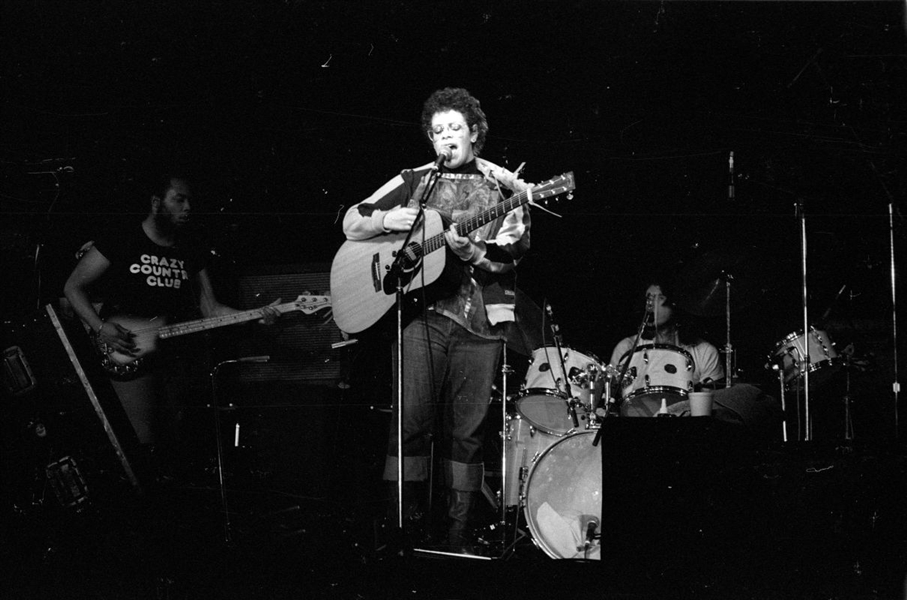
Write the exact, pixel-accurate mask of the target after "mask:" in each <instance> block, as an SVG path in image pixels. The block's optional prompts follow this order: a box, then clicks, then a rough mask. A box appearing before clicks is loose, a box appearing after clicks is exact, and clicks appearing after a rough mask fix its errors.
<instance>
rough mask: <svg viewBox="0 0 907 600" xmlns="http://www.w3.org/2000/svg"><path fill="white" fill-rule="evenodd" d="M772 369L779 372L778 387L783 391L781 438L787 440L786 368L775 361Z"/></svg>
mask: <svg viewBox="0 0 907 600" xmlns="http://www.w3.org/2000/svg"><path fill="white" fill-rule="evenodd" d="M772 370H773V371H775V373H777V374H778V389H779V390H780V393H781V418H782V419H783V420H782V422H781V439H782V440H783V441H785V442H786V441H787V422H788V418H787V398H786V397H785V394H784V369H782V368H781V365H779V364H778V363H774V364H773V365H772Z"/></svg>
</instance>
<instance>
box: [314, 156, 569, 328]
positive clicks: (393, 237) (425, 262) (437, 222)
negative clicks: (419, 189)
mask: <svg viewBox="0 0 907 600" xmlns="http://www.w3.org/2000/svg"><path fill="white" fill-rule="evenodd" d="M573 189H574V182H573V173H572V172H570V173H565V174H563V175H561V176H559V177H555V178H554V179H551V180H549V181H546V182H544V183H541V184H538V185H535V186H533V187H532V188H531V189H530V190H526V191H522V192H519V193H517V194H514V195H513V196H511V197H510V198H507V199H506V200H504V201H502V202H500V203H498V204H496V205H494V206H492V207H491V208H489V209H487V210H485V211H484V212H481V213H479V214H477V215H475V216H472V217H469V218H466V219H463V220H462V221H458V222H457V223H456V227H457V233H458V234H459V235H461V236H463V235H466V234H467V233H469V232H471V231H474V230H476V229H478V228H479V227H482V226H483V225H485V224H486V223H490V222H491V221H493V220H495V219H497V218H500V217H503V216H504V215H506V214H507V213H509V212H511V211H513V210H515V209H516V208H518V207H520V206H522V205H524V204H527V203H530V204H534V203H535V202H536V201H537V200H542V199H545V198H551V197H554V196H558V195H560V194H563V193H567V192H572V191H573ZM424 214H425V218H424V219H423V221H424V223H423V224H422V226H420V227H417V228H416V230H415V231H413V235H412V237H411V238H410V242H409V244H408V245H407V246H406V248H405V249H403V256H402V257H401V260H400V266H401V268H400V279H401V280H402V284H403V290H404V293H409V292H412V291H414V290H417V289H419V288H421V287H423V286H427V285H429V284H431V283H434V282H435V281H436V280H437V279H438V277H440V275H441V273H442V272H443V271H444V265H445V262H446V253H445V252H437V253H435V251H436V250H440V249H441V248H444V247H445V245H446V243H445V241H444V229H445V227H444V223H443V220H442V218H441V215H440V213H438V212H436V211H434V210H426V211H425V212H424ZM406 235H407V232H405V231H404V232H399V233H387V234H383V235H379V236H376V237H373V238H370V239H367V240H347V241H346V242H344V243H343V245H342V246H340V249H339V250H338V251H337V254H336V255H334V260H333V262H332V263H331V296H332V297H333V302H334V307H333V309H334V322H335V323H337V326H338V327H339V328H340V329H341V330H342V331H345V332H347V333H358V332H360V331H362V330H364V329H366V328H368V327H371V326H372V325H374V324H375V323H376V322H377V321H378V320H379V319H380V318H381V317H382V316H383V315H384V314H385V313H386V312H387V311H388V310H389V309H390V308H391V307H392V306H393V305H394V303H395V302H396V292H397V275H396V274H395V273H392V272H391V271H392V269H391V266H392V265H393V264H394V261H395V260H396V258H397V254H398V252H399V251H400V250H401V246H402V244H403V241H404V240H405V239H406ZM422 240H424V241H422Z"/></svg>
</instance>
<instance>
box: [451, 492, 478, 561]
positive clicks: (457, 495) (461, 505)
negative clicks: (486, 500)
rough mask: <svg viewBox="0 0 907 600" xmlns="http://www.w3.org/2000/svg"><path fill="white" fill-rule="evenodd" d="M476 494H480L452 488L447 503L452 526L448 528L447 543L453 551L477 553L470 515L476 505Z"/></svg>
mask: <svg viewBox="0 0 907 600" xmlns="http://www.w3.org/2000/svg"><path fill="white" fill-rule="evenodd" d="M476 496H478V492H465V491H463V490H450V497H449V500H448V505H447V517H448V519H449V521H450V528H449V529H448V530H447V545H448V547H449V548H450V551H451V552H456V553H457V554H475V547H474V546H473V541H472V539H471V537H472V535H471V534H472V532H471V531H470V526H469V516H470V513H471V512H472V510H473V507H474V506H475V503H476Z"/></svg>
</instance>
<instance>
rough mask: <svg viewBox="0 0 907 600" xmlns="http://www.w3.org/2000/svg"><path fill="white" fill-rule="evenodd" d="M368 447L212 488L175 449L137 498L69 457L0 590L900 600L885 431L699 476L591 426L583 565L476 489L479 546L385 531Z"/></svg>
mask: <svg viewBox="0 0 907 600" xmlns="http://www.w3.org/2000/svg"><path fill="white" fill-rule="evenodd" d="M635 421H637V422H641V421H642V420H635ZM359 423H360V424H368V425H372V423H368V422H367V421H359ZM655 434H658V432H655ZM327 437H328V438H331V437H332V436H330V435H328V436H327ZM346 437H347V438H348V441H355V440H356V439H359V438H358V437H357V436H354V435H352V434H351V433H349V432H348V434H347V436H346ZM701 439H702V436H700V441H701ZM725 441H726V439H725ZM676 442H677V439H676V438H673V439H672V442H671V443H672V444H676ZM717 443H718V444H720V443H724V442H722V441H720V440H719V442H717ZM620 445H621V447H626V445H625V444H624V443H623V442H621V444H620ZM697 447H699V446H697ZM716 449H719V450H720V448H716ZM372 450H373V449H372V448H369V446H368V445H367V444H344V445H342V446H341V447H340V448H339V449H336V448H335V449H334V451H330V452H326V453H321V452H319V453H317V456H314V455H312V456H309V457H306V458H305V460H303V461H302V462H296V461H295V460H289V459H290V458H292V457H287V456H284V457H283V459H286V460H284V461H283V463H282V464H288V465H289V466H290V468H289V469H288V470H282V469H281V467H280V464H279V463H278V462H277V461H276V460H275V459H273V457H272V458H271V459H268V460H267V461H265V463H266V465H265V464H264V463H262V457H261V455H262V453H261V452H256V453H254V456H246V457H243V456H241V455H238V454H236V452H233V453H229V452H228V453H227V454H226V455H225V457H224V458H225V475H226V485H225V487H224V495H223V496H222V494H221V488H220V486H219V480H218V477H217V468H216V467H217V461H216V458H215V456H216V455H214V454H212V453H210V452H208V453H205V452H201V453H200V454H198V455H195V456H190V455H185V456H184V457H183V458H182V460H181V463H180V464H181V465H182V468H178V469H175V470H174V471H173V472H172V473H171V475H170V476H169V477H168V478H165V479H163V480H161V481H160V482H158V483H157V484H155V485H153V486H150V487H149V489H148V491H147V492H146V493H145V494H141V495H140V494H137V493H136V491H135V489H134V487H133V486H132V485H131V484H130V483H129V482H128V480H127V479H126V478H125V477H123V475H122V473H120V472H119V471H118V468H117V466H118V465H117V464H116V463H108V464H106V465H104V464H102V462H97V463H91V464H88V463H83V465H82V468H81V471H83V473H81V474H82V476H83V479H84V481H85V482H86V484H87V486H88V489H87V492H85V494H84V496H85V498H84V501H83V502H82V503H81V504H80V505H79V506H77V507H71V508H67V507H63V506H61V505H60V502H59V501H58V500H57V496H55V495H54V493H53V491H52V490H51V489H50V488H49V487H41V486H42V485H44V486H46V483H47V482H46V481H45V482H43V483H42V482H40V481H38V482H36V485H37V486H38V487H36V489H33V490H19V492H18V494H17V495H16V497H15V499H16V502H15V503H14V506H13V510H11V511H10V513H9V514H8V515H7V518H6V519H5V520H6V524H5V526H4V530H5V531H4V535H3V539H4V544H3V562H4V563H5V565H3V569H2V572H3V573H5V575H3V579H5V580H6V581H5V582H4V584H3V589H4V590H5V591H4V593H3V596H4V597H7V598H42V599H46V598H99V599H108V598H109V599H113V598H130V599H131V598H141V599H144V598H149V599H155V600H157V599H162V598H167V599H177V598H222V599H232V598H236V599H240V598H268V599H284V598H287V599H289V598H294V599H295V598H341V599H350V600H353V599H373V598H374V599H379V598H380V599H384V598H387V599H399V598H419V599H423V598H424V599H437V600H453V599H467V598H468V599H472V598H483V599H486V598H508V599H509V598H537V597H557V598H576V599H581V598H649V597H661V598H664V597H699V598H753V599H763V598H766V599H768V598H903V597H904V596H903V584H904V575H905V567H907V515H905V512H907V511H904V509H903V498H904V497H905V496H904V492H905V485H904V483H905V466H907V452H905V448H904V447H903V446H902V445H900V444H898V443H885V444H880V443H873V444H869V443H846V444H842V443H833V444H828V443H816V442H808V443H802V442H800V443H776V444H769V445H763V446H759V447H750V448H749V449H748V451H747V454H746V456H747V458H745V459H744V460H745V461H746V464H745V465H741V468H740V469H734V468H731V469H730V471H729V470H728V469H727V468H726V467H727V465H728V464H729V463H730V461H731V460H736V459H737V457H739V456H740V454H739V453H736V452H730V453H726V452H725V453H724V455H725V456H727V457H728V461H724V462H722V463H721V464H720V465H718V468H715V470H714V473H709V472H705V473H703V472H700V473H698V474H697V475H695V476H694V477H693V478H692V479H690V478H689V477H688V475H690V466H691V465H689V464H687V465H684V464H679V463H678V462H677V461H675V460H672V459H668V460H666V461H664V463H663V464H649V465H648V466H647V467H645V466H637V464H636V463H634V460H635V459H634V458H632V457H629V456H614V455H613V454H612V455H609V454H607V452H609V451H611V452H613V451H614V445H613V444H612V445H610V446H609V445H608V444H607V443H604V444H603V452H605V453H606V454H605V455H604V465H605V469H604V478H605V483H606V487H607V488H608V489H612V490H617V491H618V492H619V493H617V494H616V495H611V496H608V495H607V494H606V496H607V497H608V498H609V499H610V500H609V501H610V502H612V503H611V504H610V505H608V504H607V503H606V505H605V511H604V513H603V515H604V518H603V519H602V529H601V530H602V541H601V547H602V550H601V551H602V557H603V560H600V561H588V562H587V561H581V560H554V559H552V558H550V557H549V556H548V555H547V554H546V553H545V552H543V551H541V550H539V549H538V547H537V546H536V544H535V543H534V542H533V537H534V536H533V534H534V533H535V532H534V531H533V530H532V529H531V528H530V527H527V524H526V522H525V519H523V518H522V517H521V516H520V514H519V513H518V512H515V511H513V510H511V511H504V512H501V511H498V510H496V509H495V508H494V507H492V505H491V503H490V502H488V503H487V504H486V505H485V507H484V508H485V510H484V517H483V519H484V523H483V524H482V534H483V540H485V542H486V544H485V545H484V546H481V548H482V552H483V553H484V556H482V557H481V558H475V557H449V556H443V555H438V554H433V553H426V552H422V550H423V549H424V548H422V547H419V541H418V540H416V541H415V544H414V545H410V544H406V543H404V544H402V545H401V544H398V543H396V542H395V541H394V540H395V537H394V536H393V535H391V534H392V533H393V531H394V530H393V523H394V521H390V522H388V520H387V519H386V515H387V512H388V505H389V498H388V491H387V488H386V487H385V486H384V485H383V484H382V482H380V481H379V480H378V479H379V477H380V475H379V473H380V471H379V467H378V461H379V460H378V456H377V455H376V453H375V452H373V451H372ZM672 456H688V457H689V456H692V454H691V453H690V452H684V451H683V449H681V450H680V452H679V453H676V454H672ZM313 457H314V460H311V461H310V459H312V458H313ZM644 460H646V461H650V460H652V454H647V455H646V456H645V457H644ZM287 461H289V462H287ZM312 462H317V463H318V464H311V463H312ZM89 463H90V460H89ZM299 464H307V465H308V467H309V468H308V469H305V470H303V471H300V469H298V468H297V467H293V465H297V466H298V465H299ZM702 466H703V465H701V464H700V465H699V466H696V465H693V467H694V468H696V469H699V467H702ZM706 466H708V465H706ZM622 467H627V468H622ZM713 467H715V463H711V467H709V468H713ZM631 472H636V473H637V475H638V476H639V477H638V478H637V479H633V480H631V479H629V475H628V474H629V473H631ZM298 473H303V475H302V476H301V477H297V476H296V474H298ZM641 482H642V483H641ZM684 482H692V483H691V484H690V485H689V486H686V484H685V483H684ZM634 494H640V495H642V494H646V495H647V497H641V496H634ZM653 494H654V495H655V496H654V497H653ZM224 497H226V500H227V509H228V510H227V512H226V513H225V511H224V502H223V498H224ZM699 502H703V503H704V504H703V505H701V506H699V507H698V509H696V510H690V508H691V507H692V506H693V505H694V504H695V503H699ZM480 512H481V511H480ZM225 515H229V519H227V518H225ZM499 516H500V518H501V519H502V521H497V519H498V517H499ZM502 522H503V525H504V526H503V527H502V526H501V523H502ZM646 524H648V525H651V526H649V527H647V526H646ZM489 525H490V527H488V526H489ZM228 537H229V541H228ZM411 541H412V540H411Z"/></svg>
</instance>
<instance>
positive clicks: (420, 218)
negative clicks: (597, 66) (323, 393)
mask: <svg viewBox="0 0 907 600" xmlns="http://www.w3.org/2000/svg"><path fill="white" fill-rule="evenodd" d="M440 163H441V161H440V160H439V161H438V162H436V163H435V168H434V170H433V171H432V173H431V178H430V180H429V183H428V185H426V186H425V189H424V190H423V192H422V197H421V198H419V212H418V213H417V214H416V218H415V220H414V221H413V226H412V227H410V229H409V231H408V232H407V233H406V237H405V238H404V240H403V244H402V245H401V246H400V250H399V251H398V252H397V254H396V256H394V262H393V263H392V264H391V267H390V274H391V277H394V278H395V279H396V282H397V285H396V304H397V373H396V376H397V411H396V414H395V417H396V422H397V529H398V530H399V531H400V538H401V539H404V540H405V531H404V526H403V277H404V273H405V269H406V267H407V266H408V265H406V264H404V263H405V262H406V261H407V260H409V261H411V262H410V265H409V266H412V264H417V263H416V261H418V260H420V259H421V257H419V256H412V257H410V256H408V255H407V248H408V246H409V243H410V241H411V240H412V237H413V232H415V231H416V228H417V227H420V226H421V225H422V223H423V222H424V221H425V205H426V203H427V202H428V199H429V198H430V197H431V193H432V192H433V191H434V189H435V184H437V182H438V169H439V168H440ZM422 233H423V235H424V234H425V231H424V230H423V232H422ZM423 274H424V272H423ZM401 550H402V548H401Z"/></svg>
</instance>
